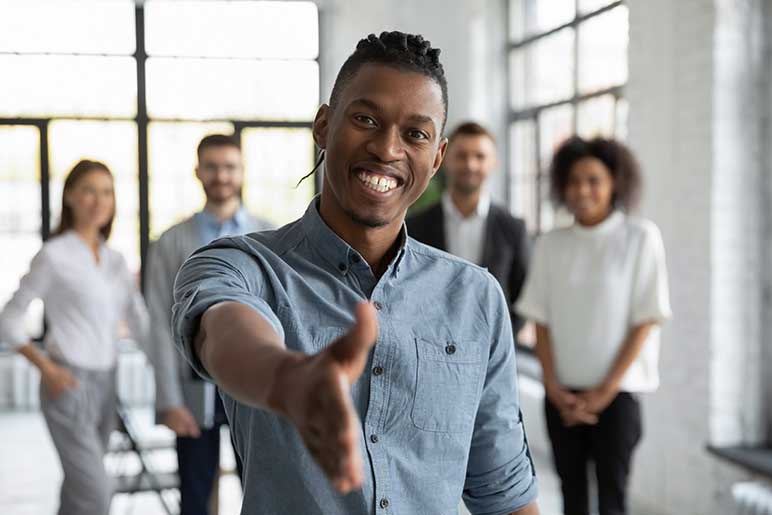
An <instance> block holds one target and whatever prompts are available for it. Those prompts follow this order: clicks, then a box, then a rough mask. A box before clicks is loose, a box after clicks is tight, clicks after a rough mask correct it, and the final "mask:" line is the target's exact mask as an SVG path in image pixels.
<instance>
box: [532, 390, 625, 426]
mask: <svg viewBox="0 0 772 515" xmlns="http://www.w3.org/2000/svg"><path fill="white" fill-rule="evenodd" d="M545 390H546V394H547V398H548V399H549V400H550V401H551V402H552V404H554V405H555V407H556V408H557V409H558V412H559V413H560V418H561V419H562V420H563V424H565V425H566V426H567V427H571V426H578V425H583V424H584V425H594V424H597V423H598V416H599V415H600V413H601V412H603V410H605V409H606V408H607V407H608V406H609V404H611V402H612V401H613V400H614V398H615V397H616V396H617V393H618V389H617V388H615V387H613V386H610V385H607V384H606V383H602V384H600V385H598V386H596V387H595V388H591V389H589V390H584V391H583V392H578V393H574V392H571V391H570V390H568V389H566V388H564V387H563V386H561V385H560V384H558V383H557V382H554V381H551V382H549V383H548V384H546V385H545Z"/></svg>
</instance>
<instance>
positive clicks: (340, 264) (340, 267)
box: [338, 263, 346, 272]
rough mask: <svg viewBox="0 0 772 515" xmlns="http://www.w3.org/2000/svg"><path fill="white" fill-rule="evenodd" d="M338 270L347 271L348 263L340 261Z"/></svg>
mask: <svg viewBox="0 0 772 515" xmlns="http://www.w3.org/2000/svg"><path fill="white" fill-rule="evenodd" d="M338 270H340V271H341V272H345V271H346V265H344V264H343V263H339V264H338Z"/></svg>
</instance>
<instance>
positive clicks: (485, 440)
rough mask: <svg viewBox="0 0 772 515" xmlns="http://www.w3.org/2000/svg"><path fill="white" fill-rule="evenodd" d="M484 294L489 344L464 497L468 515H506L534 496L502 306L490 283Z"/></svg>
mask: <svg viewBox="0 0 772 515" xmlns="http://www.w3.org/2000/svg"><path fill="white" fill-rule="evenodd" d="M488 290H489V295H488V296H489V306H488V309H487V316H488V320H489V326H490V335H491V338H492V341H491V347H490V354H489V358H488V369H487V372H486V377H485V383H484V385H483V392H482V397H481V400H480V406H479V408H478V411H477V418H476V420H475V427H474V433H473V435H472V444H471V448H470V451H469V463H468V465H467V473H466V482H465V484H464V493H463V497H464V502H465V504H466V506H467V508H468V509H469V511H470V512H471V513H472V514H473V515H499V514H502V515H503V514H509V513H511V512H513V511H516V510H519V509H520V508H523V507H524V506H526V505H528V504H530V503H532V502H534V501H535V500H536V497H537V494H538V484H537V480H536V474H535V471H534V467H533V462H532V460H531V454H530V451H529V449H528V441H527V438H526V434H525V426H524V423H523V418H522V414H521V412H520V402H519V399H518V391H517V372H516V368H515V346H514V343H513V339H512V328H511V326H510V323H509V316H508V310H507V306H506V301H505V300H504V295H503V293H502V292H501V289H500V288H499V286H498V284H496V283H495V281H492V282H489V288H488Z"/></svg>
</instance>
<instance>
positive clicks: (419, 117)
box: [350, 98, 436, 125]
mask: <svg viewBox="0 0 772 515" xmlns="http://www.w3.org/2000/svg"><path fill="white" fill-rule="evenodd" d="M354 104H361V105H364V106H366V107H369V108H370V109H372V110H373V111H378V112H380V111H381V106H379V105H378V104H376V103H375V102H373V101H372V100H369V99H367V98H357V99H356V100H354V101H352V102H351V104H350V105H354ZM408 120H409V121H410V122H411V123H419V124H420V123H430V124H432V125H436V124H435V123H434V118H432V117H431V116H426V115H423V114H411V115H410V116H408Z"/></svg>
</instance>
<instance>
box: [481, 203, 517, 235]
mask: <svg viewBox="0 0 772 515" xmlns="http://www.w3.org/2000/svg"><path fill="white" fill-rule="evenodd" d="M489 216H491V217H493V218H494V219H495V220H496V221H498V222H499V223H500V224H502V225H503V226H504V227H506V228H507V229H509V230H511V231H517V232H521V231H525V230H526V226H525V220H523V219H522V218H519V217H517V216H514V215H513V214H512V213H510V212H509V210H508V209H507V208H506V207H505V206H503V205H501V204H497V203H491V207H490V212H489Z"/></svg>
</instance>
